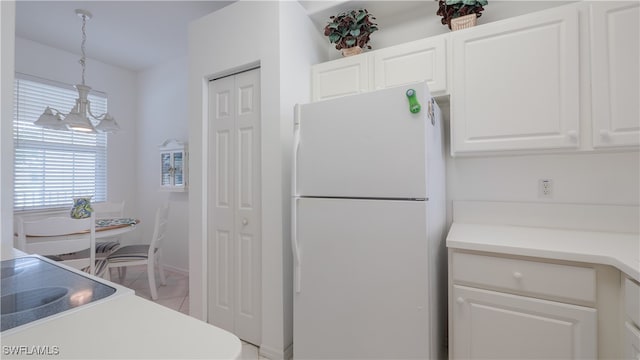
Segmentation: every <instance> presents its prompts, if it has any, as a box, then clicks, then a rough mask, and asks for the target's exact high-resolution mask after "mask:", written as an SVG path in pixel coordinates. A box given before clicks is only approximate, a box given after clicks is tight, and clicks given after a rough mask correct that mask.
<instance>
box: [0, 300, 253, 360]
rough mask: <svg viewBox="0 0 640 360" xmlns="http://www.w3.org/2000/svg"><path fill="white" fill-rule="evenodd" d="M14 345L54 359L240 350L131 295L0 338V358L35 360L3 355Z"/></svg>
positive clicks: (224, 335) (220, 334) (207, 355)
mask: <svg viewBox="0 0 640 360" xmlns="http://www.w3.org/2000/svg"><path fill="white" fill-rule="evenodd" d="M19 346H27V347H28V348H30V347H32V346H40V347H41V348H46V349H48V350H50V352H58V353H59V354H58V355H56V356H48V357H50V358H56V359H143V358H147V359H149V358H150V359H236V358H238V357H239V356H240V351H241V344H240V340H239V339H238V338H237V337H236V336H235V335H233V334H231V333H229V332H227V331H225V330H222V329H220V328H217V327H215V326H212V325H210V324H207V323H205V322H203V321H199V320H197V319H194V318H192V317H189V316H187V315H184V314H181V313H179V312H176V311H174V310H171V309H168V308H166V307H164V306H161V305H158V304H156V303H154V302H151V301H148V300H146V299H143V298H140V297H138V296H135V295H130V296H121V297H117V298H115V299H113V300H111V301H108V302H104V303H102V304H100V305H96V306H91V307H88V308H87V309H86V310H83V311H76V312H73V313H70V314H69V315H67V316H62V317H58V318H55V319H53V320H51V321H43V322H42V323H40V324H39V325H37V326H32V327H29V328H28V329H25V330H24V331H21V332H18V333H12V334H11V335H10V336H7V337H5V336H2V347H3V356H2V358H3V359H13V358H32V359H33V358H37V356H36V357H34V356H33V355H31V356H29V355H28V354H27V353H24V352H23V353H22V354H21V355H20V356H11V355H8V354H7V353H6V351H7V349H16V348H15V347H19ZM7 347H8V348H7ZM24 351H27V350H24ZM52 355H54V354H52Z"/></svg>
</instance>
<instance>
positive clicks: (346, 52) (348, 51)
mask: <svg viewBox="0 0 640 360" xmlns="http://www.w3.org/2000/svg"><path fill="white" fill-rule="evenodd" d="M361 53H362V48H361V47H360V46H357V45H356V46H354V47H350V48H344V49H342V56H352V55H358V54H361Z"/></svg>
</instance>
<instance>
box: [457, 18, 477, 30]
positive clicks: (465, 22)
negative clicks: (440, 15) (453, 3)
mask: <svg viewBox="0 0 640 360" xmlns="http://www.w3.org/2000/svg"><path fill="white" fill-rule="evenodd" d="M476 19H477V16H476V14H470V15H465V16H460V17H457V18H453V19H451V30H452V31H456V30H460V29H466V28H470V27H473V26H476V23H477V20H476Z"/></svg>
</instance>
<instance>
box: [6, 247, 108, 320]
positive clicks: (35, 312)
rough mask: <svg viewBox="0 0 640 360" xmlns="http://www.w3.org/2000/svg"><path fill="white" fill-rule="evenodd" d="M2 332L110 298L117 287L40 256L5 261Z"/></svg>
mask: <svg viewBox="0 0 640 360" xmlns="http://www.w3.org/2000/svg"><path fill="white" fill-rule="evenodd" d="M1 270H2V281H1V285H2V291H1V294H2V297H1V299H2V306H1V308H2V311H1V314H0V328H1V331H5V330H9V329H12V328H14V327H18V326H21V325H25V324H28V323H30V322H33V321H36V320H40V319H43V318H46V317H49V316H54V315H57V314H60V313H62V312H65V311H68V310H71V309H74V308H78V307H80V306H83V305H86V304H89V303H91V302H94V301H97V300H100V299H103V298H106V297H108V296H111V295H113V294H114V293H115V292H116V289H115V288H114V287H111V286H109V285H107V284H104V283H102V282H100V281H96V280H94V279H93V278H91V277H89V276H84V275H82V274H79V273H77V272H75V271H72V270H69V269H67V268H65V267H62V266H58V265H56V264H55V262H53V261H50V260H48V259H46V260H45V259H44V258H42V257H39V256H26V257H22V258H17V259H12V260H6V261H2V267H1Z"/></svg>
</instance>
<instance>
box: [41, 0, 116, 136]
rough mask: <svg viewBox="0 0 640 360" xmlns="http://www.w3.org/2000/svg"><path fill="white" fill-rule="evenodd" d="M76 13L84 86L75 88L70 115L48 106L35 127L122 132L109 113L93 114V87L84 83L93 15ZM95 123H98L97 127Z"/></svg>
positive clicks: (82, 12) (80, 11) (87, 12)
mask: <svg viewBox="0 0 640 360" xmlns="http://www.w3.org/2000/svg"><path fill="white" fill-rule="evenodd" d="M75 12H76V15H78V16H80V17H81V18H82V44H81V46H80V50H81V51H82V57H81V58H80V61H79V62H80V65H82V84H78V85H76V86H75V88H76V90H78V98H77V99H76V105H75V106H74V107H73V109H71V111H70V112H69V114H66V115H65V114H64V113H62V112H60V111H58V110H56V109H53V108H51V107H48V106H47V108H46V109H45V110H44V112H43V113H42V115H40V117H39V118H38V120H37V121H36V122H34V125H38V126H41V127H43V128H46V129H54V130H76V131H84V132H94V133H95V132H96V130H97V131H100V132H106V133H112V132H115V131H118V130H120V126H118V123H116V120H115V119H114V118H113V117H112V116H111V115H110V114H109V113H104V114H102V115H98V116H96V115H93V113H92V112H91V103H90V102H89V100H88V98H87V97H88V95H89V92H90V91H91V87H89V86H87V85H85V83H84V73H85V65H86V56H85V43H86V41H87V33H86V25H87V20H88V19H91V16H92V15H91V13H90V12H89V11H87V10H84V9H76V11H75ZM94 121H95V122H96V123H97V125H95V126H94Z"/></svg>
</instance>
